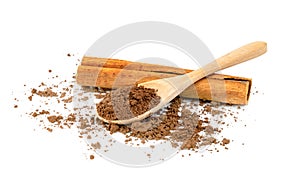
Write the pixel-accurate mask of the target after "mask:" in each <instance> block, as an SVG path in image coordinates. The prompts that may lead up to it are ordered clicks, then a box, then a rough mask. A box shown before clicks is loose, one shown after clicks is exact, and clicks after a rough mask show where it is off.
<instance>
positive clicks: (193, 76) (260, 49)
mask: <svg viewBox="0 0 300 186" xmlns="http://www.w3.org/2000/svg"><path fill="white" fill-rule="evenodd" d="M266 51H267V43H265V42H262V41H257V42H253V43H249V44H247V45H244V46H242V47H240V48H238V49H235V50H234V51H232V52H230V53H228V54H226V55H224V56H222V57H220V58H218V59H216V60H214V61H212V62H210V63H208V64H207V65H205V66H204V67H203V68H200V69H198V70H195V71H193V72H190V73H188V74H187V75H188V76H189V78H190V80H191V81H192V82H193V83H194V82H196V81H198V80H199V79H202V78H203V77H205V76H208V75H209V74H212V73H214V72H217V71H219V70H223V69H225V68H228V67H231V66H234V65H237V64H240V63H242V62H245V61H247V60H250V59H253V58H256V57H258V56H260V55H262V54H264V53H265V52H266Z"/></svg>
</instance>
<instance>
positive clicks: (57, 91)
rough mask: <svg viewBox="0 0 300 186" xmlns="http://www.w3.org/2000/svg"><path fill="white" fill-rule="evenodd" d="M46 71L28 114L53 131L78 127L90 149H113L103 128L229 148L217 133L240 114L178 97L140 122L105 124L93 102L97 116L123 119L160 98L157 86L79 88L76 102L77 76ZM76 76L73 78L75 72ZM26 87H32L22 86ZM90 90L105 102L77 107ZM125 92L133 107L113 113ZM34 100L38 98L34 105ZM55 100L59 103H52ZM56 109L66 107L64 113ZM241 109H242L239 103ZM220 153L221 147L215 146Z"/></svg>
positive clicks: (129, 136) (178, 143)
mask: <svg viewBox="0 0 300 186" xmlns="http://www.w3.org/2000/svg"><path fill="white" fill-rule="evenodd" d="M68 56H69V55H68ZM70 56H71V55H70ZM70 56H69V57H70ZM48 73H49V76H50V77H49V78H48V80H50V82H48V83H45V82H41V83H40V85H38V86H36V87H33V88H30V89H28V88H27V91H26V93H25V100H22V101H24V105H28V103H34V104H33V105H32V107H33V108H32V109H31V110H29V111H28V112H26V114H27V115H29V116H30V117H32V118H33V119H35V120H36V121H37V123H38V126H40V127H41V128H43V129H45V130H46V131H49V132H55V130H56V129H69V128H71V129H78V130H79V138H86V139H89V140H93V143H92V144H91V147H89V148H88V149H90V150H92V151H94V150H97V149H100V148H101V149H102V148H105V149H107V151H108V150H109V146H105V145H102V144H100V143H99V142H97V141H96V140H97V139H96V138H97V137H99V136H97V135H98V132H97V131H98V130H102V129H103V130H107V131H109V132H110V134H111V135H114V134H115V133H121V134H123V135H124V136H125V143H128V144H131V143H133V142H134V141H136V139H139V140H140V142H141V143H147V142H149V141H151V140H163V141H170V142H171V144H172V145H173V147H180V149H185V150H192V151H195V152H197V150H198V149H200V148H202V147H204V146H207V145H212V144H213V145H220V146H225V148H227V147H226V146H227V145H228V144H229V143H230V142H231V140H230V139H228V138H224V137H223V136H220V137H221V138H220V137H218V135H217V134H220V133H221V132H222V130H223V128H224V127H225V126H226V125H228V124H229V123H226V122H225V121H224V118H226V119H231V121H232V122H237V121H238V112H236V111H234V109H232V108H233V107H234V106H232V105H228V104H221V103H214V102H207V101H202V100H199V104H198V103H194V101H192V100H189V101H186V100H185V99H182V98H179V97H177V98H175V99H174V100H173V101H172V102H171V103H170V104H169V105H168V106H167V107H166V108H165V109H162V110H160V111H159V112H158V113H156V114H155V115H153V116H151V117H149V118H146V119H144V120H142V121H139V122H135V123H132V124H130V125H116V124H109V123H104V122H102V121H100V120H99V119H98V118H96V119H95V116H94V112H93V111H94V109H95V106H96V107H97V110H98V114H99V115H100V116H102V117H104V118H106V119H118V117H117V116H119V115H120V116H122V117H121V118H128V117H129V116H131V114H134V115H138V114H141V113H144V112H145V111H147V110H149V109H150V108H152V107H153V106H155V105H156V104H157V103H158V102H159V101H160V98H159V97H158V96H157V95H156V91H155V90H153V89H145V88H144V87H133V88H128V87H127V88H124V89H119V90H115V91H109V90H103V89H100V88H93V87H81V89H80V90H79V91H80V93H79V94H78V96H79V98H77V99H78V100H74V97H73V93H72V91H73V89H74V87H73V84H74V80H60V81H57V80H59V76H58V75H55V74H54V73H53V70H49V71H48ZM72 78H73V79H74V78H75V77H74V75H73V77H72ZM24 87H28V86H25V85H24ZM90 93H94V95H95V97H96V98H97V99H103V100H102V101H101V102H100V103H99V104H97V105H84V106H82V107H78V108H73V103H74V101H82V102H84V101H88V100H89V99H91V98H90V97H88V96H87V94H90ZM112 95H113V96H112ZM115 95H117V96H115ZM124 95H129V96H128V97H129V99H128V100H129V101H127V102H126V101H125V100H124V99H123V100H122V99H119V101H117V103H118V104H120V105H122V104H126V103H127V105H129V106H130V109H127V108H128V107H127V108H126V109H124V108H122V107H118V110H117V113H115V111H116V109H112V107H111V106H112V105H113V104H112V99H111V98H112V97H113V98H114V99H115V97H117V98H122V97H123V98H124ZM92 99H94V98H92ZM36 100H39V102H38V103H35V102H34V101H36ZM26 101H27V102H26ZM53 101H54V102H55V105H54V106H53ZM14 102H17V103H18V104H14V105H12V106H13V107H14V108H20V107H23V106H24V105H23V102H22V104H21V102H19V99H17V98H14ZM195 107H196V108H202V109H201V111H199V112H196V111H195V110H194V109H193V108H195ZM54 108H63V111H58V110H56V109H54ZM237 108H238V109H241V107H237ZM81 111H82V112H81ZM211 116H212V117H211ZM75 123H78V125H75ZM215 124H217V125H215ZM111 143H113V141H112V142H111ZM154 147H155V146H153V148H154ZM151 148H152V147H151ZM216 151H217V152H218V151H219V150H218V149H216ZM149 157H151V154H150V155H149ZM89 159H94V155H90V158H89Z"/></svg>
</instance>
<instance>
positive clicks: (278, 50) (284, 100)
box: [0, 0, 300, 185]
mask: <svg viewBox="0 0 300 186" xmlns="http://www.w3.org/2000/svg"><path fill="white" fill-rule="evenodd" d="M296 2H297V1H289V0H285V1H258V0H252V1H231V0H228V1H182V3H178V2H177V1H174V0H172V1H155V0H152V1H147V2H146V1H107V2H101V1H81V2H80V3H79V2H77V1H57V2H55V1H49V2H42V1H6V2H3V1H1V3H0V25H1V28H0V49H1V50H0V55H1V67H0V76H1V78H0V79H1V85H2V86H1V87H2V88H1V93H0V94H1V95H0V109H1V110H0V113H1V129H0V131H1V132H0V133H1V134H0V149H1V153H0V172H1V173H0V175H1V176H0V185H21V184H22V185H25V184H28V185H29V184H30V185H54V184H55V185H63V184H65V185H74V184H77V185H83V184H84V185H96V184H98V185H101V184H102V185H104V184H109V183H110V184H114V185H115V184H116V185H117V184H120V185H126V184H130V185H156V184H168V185H172V184H176V185H191V184H194V183H195V184H198V185H263V184H268V185H271V184H278V185H283V184H284V185H299V184H300V181H299V179H298V178H297V176H299V166H300V163H299V159H298V158H299V156H300V153H299V149H298V148H299V139H300V138H299V130H300V127H299V125H300V123H299V114H298V103H299V101H298V91H297V90H299V89H297V88H298V87H297V86H298V84H299V83H298V80H299V72H298V68H297V67H298V66H299V65H298V63H299V57H298V54H299V42H300V37H299V33H300V29H299V17H300V12H299V7H298V6H297V4H296ZM138 21H165V22H170V23H173V24H177V25H179V26H181V27H184V28H186V29H188V30H190V31H192V32H193V33H194V34H196V35H197V36H199V37H200V38H201V39H202V41H203V42H205V43H206V45H207V46H208V47H209V48H210V50H211V51H212V52H213V54H214V56H220V55H223V54H224V53H227V52H229V51H230V50H231V49H234V48H236V47H239V46H241V45H243V44H246V43H248V42H252V41H256V40H263V41H266V42H268V53H267V54H266V55H264V56H262V57H260V58H258V59H255V60H252V61H251V62H249V63H245V64H241V65H239V66H237V67H233V68H231V69H228V70H226V71H224V73H227V74H232V75H240V76H244V77H252V78H253V85H254V86H255V87H256V89H257V90H259V91H260V92H261V93H260V94H258V95H256V96H253V97H252V99H251V100H250V104H249V105H248V110H249V112H251V113H249V114H251V115H252V116H255V120H256V121H255V122H253V123H249V124H248V125H247V127H245V128H241V127H238V130H236V129H235V128H234V127H233V128H232V129H231V130H230V131H229V133H230V136H232V137H233V138H234V139H236V140H235V143H233V144H231V146H230V150H228V151H222V152H220V153H214V154H212V155H210V154H206V155H205V156H204V157H200V156H197V155H195V156H192V157H189V158H182V157H180V156H176V157H175V158H173V159H171V160H169V161H167V162H165V163H163V164H160V165H157V166H153V167H148V168H128V167H122V166H118V165H115V164H112V163H110V162H108V161H106V160H104V159H102V158H100V157H96V158H95V160H93V161H90V160H87V158H86V155H85V154H84V145H82V144H80V142H79V140H78V137H77V136H76V135H74V133H72V132H56V133H47V132H44V133H38V132H34V131H33V130H32V128H33V127H32V126H33V125H34V123H32V122H33V121H32V120H29V119H26V118H24V117H23V118H21V117H19V115H18V114H16V111H15V110H13V109H12V101H11V98H12V93H16V92H22V91H23V90H22V88H23V84H24V83H26V82H31V81H32V82H35V81H37V82H39V81H40V80H42V79H43V78H46V77H47V74H46V73H45V72H47V70H48V68H49V67H56V69H58V70H57V71H59V69H61V72H63V71H64V68H66V67H65V66H66V65H65V66H64V63H65V62H64V61H66V54H67V53H68V52H71V53H77V55H78V56H80V57H81V56H82V55H83V54H84V53H85V51H86V50H87V49H88V47H90V45H91V44H92V43H93V42H94V41H95V40H96V39H98V38H99V37H101V36H102V35H103V34H105V33H107V32H109V31H111V30H113V29H115V28H117V27H120V26H122V25H125V24H128V23H133V22H138ZM68 70H69V71H70V69H68ZM72 70H75V69H71V71H72ZM242 142H244V143H245V145H244V146H242V145H241V143H242ZM87 153H88V152H87ZM87 155H88V154H87Z"/></svg>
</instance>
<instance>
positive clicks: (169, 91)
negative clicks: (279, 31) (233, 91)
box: [97, 41, 267, 124]
mask: <svg viewBox="0 0 300 186" xmlns="http://www.w3.org/2000/svg"><path fill="white" fill-rule="evenodd" d="M266 51H267V43H265V42H261V41H257V42H253V43H250V44H247V45H245V46H242V47H241V48H238V49H236V50H234V51H232V52H230V53H228V54H226V55H224V56H223V57H220V58H219V59H216V60H214V61H212V62H210V63H208V64H207V65H205V66H204V67H202V68H200V69H198V70H195V71H192V72H190V73H187V74H184V75H179V76H175V77H171V78H164V79H158V80H153V81H148V82H145V83H140V84H138V86H141V85H142V86H144V87H145V88H152V89H155V90H157V95H158V96H160V97H161V100H160V103H159V104H158V105H156V106H155V107H153V108H152V109H150V110H148V111H147V112H145V113H143V114H141V115H138V116H136V117H134V118H130V119H126V120H106V119H104V118H102V117H100V116H99V115H98V112H97V115H98V117H99V119H101V120H103V121H105V122H108V123H116V124H130V123H133V122H136V121H139V120H142V119H145V118H146V117H148V116H150V115H151V114H153V113H155V112H157V111H158V110H159V109H161V108H162V107H163V106H164V105H166V104H167V103H169V102H170V101H172V100H173V99H174V98H175V97H176V96H178V95H179V94H180V93H181V92H183V91H184V90H185V89H186V88H188V87H189V86H191V85H192V84H193V83H195V82H196V81H198V80H200V79H202V78H204V77H206V76H208V75H210V74H212V73H214V72H217V71H219V70H223V69H225V68H228V67H231V66H234V65H237V64H240V63H242V62H245V61H247V60H250V59H253V58H255V57H258V56H260V55H262V54H264V53H265V52H266Z"/></svg>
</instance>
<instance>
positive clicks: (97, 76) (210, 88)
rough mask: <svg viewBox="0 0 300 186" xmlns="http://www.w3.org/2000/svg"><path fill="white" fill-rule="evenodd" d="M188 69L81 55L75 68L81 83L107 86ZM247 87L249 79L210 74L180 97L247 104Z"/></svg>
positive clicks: (151, 78) (134, 81)
mask: <svg viewBox="0 0 300 186" xmlns="http://www.w3.org/2000/svg"><path fill="white" fill-rule="evenodd" d="M191 71H192V70H188V69H181V68H176V67H168V66H163V65H154V64H147V63H138V62H130V61H125V60H116V59H106V58H94V57H84V58H83V60H82V63H81V65H80V66H79V67H78V70H77V77H76V80H77V83H78V84H80V85H83V86H96V87H101V88H109V89H111V88H119V87H122V86H130V85H134V84H135V83H141V82H145V81H150V80H154V79H158V78H167V77H173V76H176V75H180V74H185V73H188V72H191ZM250 88H251V79H248V78H242V77H236V76H229V75H221V74H212V75H210V76H208V77H206V78H204V79H201V80H199V81H198V82H196V83H195V84H194V86H191V87H189V88H187V89H186V90H185V91H184V92H182V94H181V95H180V96H183V97H186V98H200V99H204V100H212V101H217V102H223V103H230V104H240V105H244V104H247V103H248V99H249V94H250Z"/></svg>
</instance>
